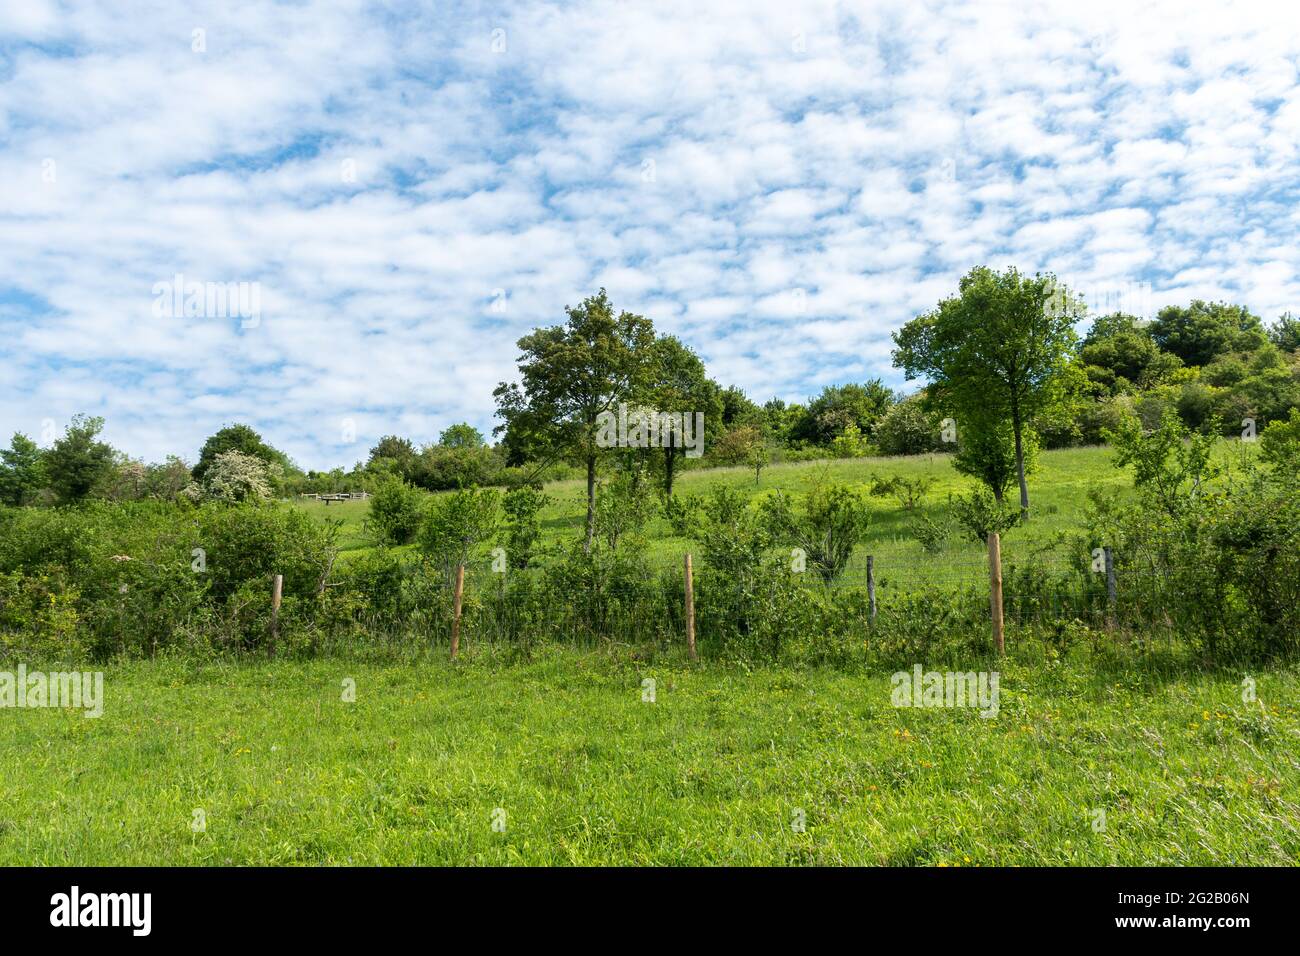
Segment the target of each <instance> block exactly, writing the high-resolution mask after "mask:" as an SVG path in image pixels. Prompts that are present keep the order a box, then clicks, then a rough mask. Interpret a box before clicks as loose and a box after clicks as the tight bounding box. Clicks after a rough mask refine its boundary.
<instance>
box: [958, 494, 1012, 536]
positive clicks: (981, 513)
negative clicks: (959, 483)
mask: <svg viewBox="0 0 1300 956" xmlns="http://www.w3.org/2000/svg"><path fill="white" fill-rule="evenodd" d="M951 502H952V508H953V517H955V518H956V519H957V523H958V524H959V525H960V526H961V527H962V529H963V530H964V531H965V532H966V536H967V537H968V538H970V539H971V540H973V541H978V542H980V543H981V544H983V543H984V542H985V541H987V540H988V537H989V535H990V534H992V533H993V532H995V531H996V532H997V533H998V534H1003V533H1004V532H1007V531H1010V530H1011V529H1012V528H1014V527H1015V526H1016V525H1017V524H1019V523H1020V511H1019V510H1018V509H1016V508H1014V507H1012V506H1011V505H1009V504H1005V503H1003V502H1000V501H998V500H997V499H996V498H994V497H993V495H992V493H991V492H989V490H988V489H987V488H984V487H982V486H981V487H977V488H975V489H974V490H973V491H971V493H970V494H968V495H964V496H960V497H957V498H953V499H951Z"/></svg>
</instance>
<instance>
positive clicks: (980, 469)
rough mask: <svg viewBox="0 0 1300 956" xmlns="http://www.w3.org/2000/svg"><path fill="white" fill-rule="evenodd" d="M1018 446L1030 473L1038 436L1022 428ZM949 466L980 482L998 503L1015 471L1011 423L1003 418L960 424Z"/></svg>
mask: <svg viewBox="0 0 1300 956" xmlns="http://www.w3.org/2000/svg"><path fill="white" fill-rule="evenodd" d="M1022 449H1023V459H1024V465H1025V472H1026V474H1033V472H1034V468H1035V465H1036V464H1037V461H1038V437H1037V436H1036V435H1035V434H1034V431H1033V429H1030V428H1026V429H1025V431H1024V434H1023V435H1022ZM952 466H953V467H954V468H956V469H957V471H959V472H961V473H962V474H963V475H969V476H970V477H972V478H976V479H978V480H979V481H981V482H983V484H984V485H985V487H987V488H988V490H989V491H990V492H992V494H993V498H994V500H996V501H997V503H998V505H999V506H1000V505H1001V504H1002V501H1003V499H1004V498H1005V497H1006V494H1007V491H1008V490H1009V489H1010V488H1011V485H1012V484H1013V483H1014V482H1015V481H1016V477H1017V475H1018V471H1017V469H1018V467H1019V460H1018V459H1017V457H1016V440H1015V435H1014V434H1013V433H1012V429H1011V423H1010V422H1008V421H1006V420H1005V419H1003V420H992V421H984V422H963V423H962V424H960V425H959V426H958V433H957V454H956V455H954V456H953V460H952Z"/></svg>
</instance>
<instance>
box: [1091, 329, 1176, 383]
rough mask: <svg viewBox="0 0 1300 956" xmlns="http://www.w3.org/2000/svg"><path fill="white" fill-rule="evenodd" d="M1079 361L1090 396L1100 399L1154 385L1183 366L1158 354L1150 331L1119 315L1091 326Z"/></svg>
mask: <svg viewBox="0 0 1300 956" xmlns="http://www.w3.org/2000/svg"><path fill="white" fill-rule="evenodd" d="M1079 358H1080V360H1081V361H1082V362H1083V365H1084V371H1085V373H1086V374H1087V376H1088V379H1089V381H1090V382H1091V383H1092V385H1093V391H1094V393H1096V394H1103V395H1114V394H1120V393H1123V392H1128V391H1131V390H1132V389H1133V388H1135V387H1142V388H1147V387H1150V386H1152V385H1158V384H1160V382H1161V381H1163V380H1164V379H1166V378H1167V377H1168V376H1169V375H1170V374H1171V373H1172V372H1174V371H1175V370H1177V369H1178V368H1181V367H1182V364H1183V363H1182V360H1181V359H1179V358H1178V357H1177V356H1176V355H1173V354H1171V353H1168V352H1162V351H1161V350H1160V347H1159V346H1158V345H1156V341H1155V339H1154V338H1153V337H1152V334H1151V329H1150V327H1148V326H1144V325H1141V324H1140V323H1139V321H1138V320H1137V319H1136V318H1134V317H1133V316H1131V315H1123V314H1122V313H1115V314H1114V315H1107V316H1102V317H1100V318H1098V319H1097V320H1096V321H1095V322H1094V323H1093V325H1092V328H1091V329H1089V330H1088V334H1087V336H1086V337H1085V338H1084V340H1083V344H1082V346H1081V347H1080V349H1079Z"/></svg>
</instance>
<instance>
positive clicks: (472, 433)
mask: <svg viewBox="0 0 1300 956" xmlns="http://www.w3.org/2000/svg"><path fill="white" fill-rule="evenodd" d="M438 444H439V445H442V446H443V447H445V448H466V449H475V448H482V447H483V446H484V445H485V444H487V442H485V441H484V440H483V433H482V432H481V431H479V430H478V429H477V428H475V427H474V426H473V425H471V424H469V423H468V422H461V423H460V424H459V425H452V426H451V427H450V428H446V429H444V430H443V432H442V434H441V435H439V436H438Z"/></svg>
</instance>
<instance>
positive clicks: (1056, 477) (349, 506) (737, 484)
mask: <svg viewBox="0 0 1300 956" xmlns="http://www.w3.org/2000/svg"><path fill="white" fill-rule="evenodd" d="M1240 448H1241V446H1240V445H1239V444H1237V445H1231V444H1229V443H1226V442H1225V443H1224V444H1223V445H1222V446H1221V447H1220V450H1219V454H1220V456H1221V457H1222V458H1223V459H1225V460H1226V459H1228V458H1230V457H1232V456H1234V455H1236V454H1237V453H1238V452H1237V449H1240ZM1111 457H1112V453H1111V451H1110V450H1109V449H1107V448H1105V447H1102V446H1094V447H1086V448H1064V449H1056V450H1051V451H1044V452H1042V453H1041V454H1040V460H1039V467H1038V470H1037V472H1036V473H1035V474H1034V475H1033V476H1032V477H1031V479H1030V492H1031V504H1032V507H1033V513H1034V520H1033V521H1032V522H1031V523H1030V524H1029V525H1026V526H1025V527H1024V528H1020V529H1016V531H1015V532H1014V533H1013V534H1010V535H1007V536H1006V537H1007V541H1006V544H1005V547H1006V548H1007V549H1008V552H1009V553H1010V554H1015V553H1016V552H1018V551H1023V552H1025V553H1027V552H1029V551H1030V550H1034V549H1038V548H1043V547H1045V546H1050V545H1052V544H1054V543H1057V542H1060V541H1061V539H1062V536H1066V537H1068V536H1069V535H1070V534H1072V533H1074V532H1077V531H1079V530H1080V529H1081V527H1082V517H1083V511H1084V507H1085V506H1086V504H1087V494H1088V492H1089V491H1090V490H1091V489H1094V488H1095V489H1100V490H1101V491H1102V492H1103V493H1106V492H1110V493H1113V495H1115V496H1123V495H1126V494H1128V493H1129V492H1130V491H1131V489H1132V480H1131V477H1130V476H1129V475H1127V474H1126V473H1125V472H1124V471H1121V470H1118V469H1116V468H1115V467H1114V466H1113V465H1112V463H1111ZM894 475H897V476H900V477H903V478H913V479H914V478H920V477H924V478H927V479H930V480H932V481H933V484H932V485H931V486H930V487H929V489H928V491H927V492H926V494H925V496H924V498H923V499H922V501H921V503H920V504H919V505H918V507H917V508H916V509H915V510H914V511H908V510H905V509H903V508H902V507H901V505H900V504H899V503H898V501H897V500H895V499H894V498H891V497H871V496H867V502H868V505H869V506H870V508H871V511H872V522H871V526H870V527H869V529H868V530H867V532H866V534H865V535H864V537H863V540H862V543H861V544H860V545H859V546H858V547H857V548H856V549H855V553H854V558H853V560H852V561H851V562H850V564H849V567H848V569H847V570H846V572H845V579H846V580H848V581H856V582H859V583H860V582H861V581H862V580H863V578H864V575H865V563H866V556H867V555H868V554H871V555H872V556H873V557H875V559H876V564H877V568H878V569H880V571H881V572H882V573H886V574H894V575H898V576H901V577H902V578H903V579H904V580H912V579H919V578H922V577H930V578H934V577H936V576H939V577H942V576H945V575H947V576H950V577H951V576H960V577H961V578H962V579H963V580H965V579H970V578H971V575H969V574H968V573H967V569H969V568H971V567H978V568H981V569H982V568H984V567H986V565H984V564H983V562H985V561H986V560H987V559H986V552H985V550H984V548H983V546H982V545H980V544H977V543H975V542H972V541H965V540H963V539H962V538H961V536H960V535H958V534H953V535H952V536H951V538H950V539H949V540H948V541H947V542H946V544H945V546H944V548H943V550H942V552H941V553H938V554H935V553H929V552H926V551H925V549H924V548H923V547H922V546H921V544H920V542H919V541H918V540H917V539H916V537H915V536H914V535H913V534H912V532H911V530H910V529H911V527H912V525H913V523H914V522H915V521H916V520H917V518H919V517H921V516H930V517H937V516H941V515H943V514H945V513H947V512H948V510H949V507H948V497H949V495H954V496H955V495H959V494H962V493H965V492H968V491H969V490H970V488H972V487H973V486H974V482H973V481H972V480H971V479H969V478H966V477H964V476H962V475H960V474H958V473H957V471H956V470H954V468H953V467H952V456H951V455H941V454H931V455H914V456H908V457H893V458H847V459H827V460H824V461H812V462H791V463H776V464H772V465H769V466H767V467H766V468H764V469H763V471H762V473H761V474H760V476H759V478H758V480H757V481H756V480H755V477H754V472H753V470H752V469H750V468H745V467H734V468H708V469H698V470H688V471H685V472H683V473H681V474H680V475H679V476H678V478H677V481H676V484H675V488H674V494H675V495H676V496H678V497H685V496H689V495H691V494H700V493H703V492H705V491H706V490H707V489H709V488H710V487H712V486H714V485H726V486H729V487H731V488H735V489H737V490H739V491H741V492H742V493H744V494H746V495H749V496H750V497H751V498H758V497H761V496H763V495H766V494H770V493H772V492H775V491H784V492H787V493H791V494H800V493H803V492H806V491H807V490H808V489H809V488H810V487H812V485H813V484H814V483H816V482H819V481H824V482H840V483H844V484H847V485H849V486H850V487H853V488H855V489H857V490H865V489H866V488H867V487H868V486H869V485H870V483H871V480H872V478H873V477H876V476H879V477H886V476H894ZM545 493H546V495H547V497H548V498H549V499H550V500H549V503H548V504H547V506H546V507H545V508H544V509H543V510H542V512H541V516H540V517H541V525H542V544H543V545H557V544H560V543H564V542H570V541H573V540H577V539H578V538H580V537H581V536H582V532H583V520H584V508H585V494H586V485H585V483H584V482H583V481H582V480H580V479H574V480H570V481H556V482H550V483H548V484H547V485H546V486H545ZM443 494H445V492H443ZM647 494H651V495H656V494H657V491H655V490H654V489H653V488H651V489H648V490H647ZM295 504H296V506H297V507H300V508H302V509H303V510H304V511H306V512H307V513H308V514H310V515H312V516H313V517H315V518H316V519H318V520H320V521H327V520H328V521H334V522H338V523H340V537H339V548H340V555H339V560H340V564H341V566H346V564H347V562H348V561H349V560H350V559H351V558H355V557H357V556H359V555H361V554H364V553H366V552H368V551H370V550H371V549H372V548H373V547H374V545H375V543H376V542H375V536H374V535H373V534H372V533H371V532H370V530H369V526H368V522H367V513H368V509H369V504H368V503H367V502H365V501H360V500H358V501H344V502H332V503H329V504H325V503H323V502H320V501H315V500H311V499H300V500H298V501H296V502H295ZM646 536H647V538H648V539H649V546H648V551H647V557H648V558H649V559H650V560H651V561H652V563H654V564H655V565H658V566H662V567H667V566H670V565H672V566H677V565H679V564H680V562H681V559H682V556H683V555H684V554H685V553H686V552H688V551H690V550H692V542H691V541H690V539H688V538H683V537H679V536H676V535H674V533H673V530H672V528H671V527H669V524H668V522H667V521H666V520H665V519H664V518H663V517H658V516H657V517H655V518H652V519H651V521H650V523H649V525H648V527H647V530H646ZM409 549H410V548H409V546H407V548H406V549H405V550H409ZM397 550H399V551H400V550H403V549H397ZM1058 557H1059V555H1058ZM975 577H978V574H976V575H975Z"/></svg>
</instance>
